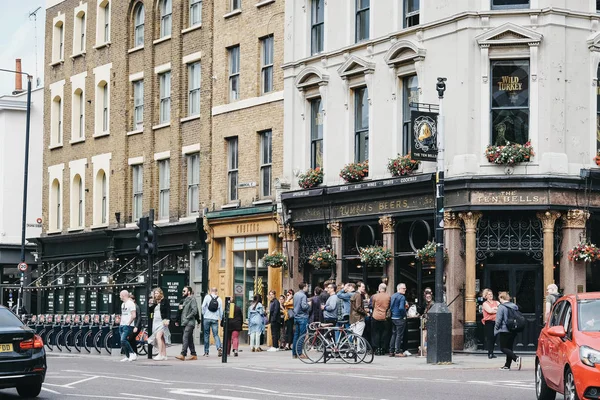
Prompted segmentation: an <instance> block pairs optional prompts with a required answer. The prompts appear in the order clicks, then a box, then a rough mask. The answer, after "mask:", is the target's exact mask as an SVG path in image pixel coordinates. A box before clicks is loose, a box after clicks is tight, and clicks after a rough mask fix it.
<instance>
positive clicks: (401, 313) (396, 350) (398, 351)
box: [390, 283, 406, 357]
mask: <svg viewBox="0 0 600 400" xmlns="http://www.w3.org/2000/svg"><path fill="white" fill-rule="evenodd" d="M405 293H406V284H404V283H399V284H398V285H397V286H396V293H394V295H393V296H392V298H391V300H390V314H391V317H392V337H391V339H390V357H406V355H405V354H404V353H403V352H402V348H401V346H402V339H403V338H404V328H406V297H405V296H404V294H405Z"/></svg>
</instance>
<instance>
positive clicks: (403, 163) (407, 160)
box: [387, 154, 421, 177]
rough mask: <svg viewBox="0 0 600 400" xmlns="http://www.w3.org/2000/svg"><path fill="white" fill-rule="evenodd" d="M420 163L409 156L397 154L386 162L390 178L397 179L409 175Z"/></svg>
mask: <svg viewBox="0 0 600 400" xmlns="http://www.w3.org/2000/svg"><path fill="white" fill-rule="evenodd" d="M420 163H421V162H420V161H417V160H413V159H412V158H411V156H410V154H407V155H405V156H401V155H400V154H398V156H397V157H396V158H390V159H389V160H388V165H387V168H388V171H390V174H392V176H395V177H398V176H404V175H408V174H410V173H411V172H413V171H414V170H415V169H417V168H418V167H419V164H420Z"/></svg>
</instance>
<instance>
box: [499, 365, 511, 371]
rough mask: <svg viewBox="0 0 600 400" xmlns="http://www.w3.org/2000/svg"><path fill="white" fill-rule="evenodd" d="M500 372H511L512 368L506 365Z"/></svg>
mask: <svg viewBox="0 0 600 400" xmlns="http://www.w3.org/2000/svg"><path fill="white" fill-rule="evenodd" d="M500 371H510V367H507V366H506V365H505V366H504V367H500Z"/></svg>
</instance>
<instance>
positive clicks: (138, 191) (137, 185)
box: [131, 164, 144, 222]
mask: <svg viewBox="0 0 600 400" xmlns="http://www.w3.org/2000/svg"><path fill="white" fill-rule="evenodd" d="M131 169H132V174H133V175H132V176H133V221H134V222H135V221H137V220H139V219H140V218H141V217H142V199H143V197H144V166H143V165H142V164H138V165H133V166H132V167H131Z"/></svg>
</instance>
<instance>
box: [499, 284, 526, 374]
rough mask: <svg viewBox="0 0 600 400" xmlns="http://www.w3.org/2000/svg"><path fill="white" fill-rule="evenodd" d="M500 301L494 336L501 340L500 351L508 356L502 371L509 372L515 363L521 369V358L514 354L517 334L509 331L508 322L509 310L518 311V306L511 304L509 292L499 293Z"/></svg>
mask: <svg viewBox="0 0 600 400" xmlns="http://www.w3.org/2000/svg"><path fill="white" fill-rule="evenodd" d="M498 300H500V306H499V307H498V312H497V313H496V324H495V325H494V334H496V335H498V336H499V338H500V350H501V351H502V352H503V353H504V354H506V362H505V363H504V366H503V367H502V368H500V369H501V370H503V371H505V370H509V369H510V365H511V363H512V362H513V361H514V362H516V363H517V369H519V370H520V369H521V357H517V355H516V354H515V353H514V352H513V345H514V344H515V336H516V335H515V334H514V333H513V332H511V331H509V330H508V327H507V326H506V321H508V316H509V314H508V313H509V312H510V311H509V309H512V310H518V309H519V307H517V305H516V304H514V303H511V301H510V300H511V298H510V295H509V294H508V292H500V293H498Z"/></svg>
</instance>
